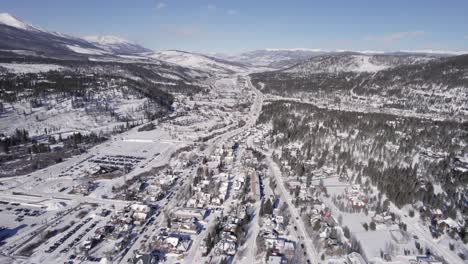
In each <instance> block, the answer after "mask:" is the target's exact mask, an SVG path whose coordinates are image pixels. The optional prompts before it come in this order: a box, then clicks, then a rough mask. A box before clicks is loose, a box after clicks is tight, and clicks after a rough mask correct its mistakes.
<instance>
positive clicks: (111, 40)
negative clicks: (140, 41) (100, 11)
mask: <svg viewBox="0 0 468 264" xmlns="http://www.w3.org/2000/svg"><path fill="white" fill-rule="evenodd" d="M83 39H85V40H87V41H89V42H92V43H96V44H101V45H113V44H127V43H128V44H135V42H133V41H130V40H128V39H125V38H122V37H119V36H113V35H102V36H97V35H96V36H85V37H83Z"/></svg>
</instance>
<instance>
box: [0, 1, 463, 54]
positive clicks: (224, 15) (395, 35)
mask: <svg viewBox="0 0 468 264" xmlns="http://www.w3.org/2000/svg"><path fill="white" fill-rule="evenodd" d="M467 11H468V1H467V0H453V1H452V0H451V1H442V0H439V1H435V0H425V1H423V0H405V1H400V0H392V1H384V0H372V1H371V0H366V1H364V0H362V1H359V0H342V1H338V0H326V1H314V0H308V1H307V0H297V1H294V0H291V1H284V0H283V1H276V0H250V1H247V0H231V1H227V0H224V1H223V0H161V1H159V0H135V1H131V0H80V1H68V0H40V1H37V0H1V1H0V12H8V13H11V14H12V15H14V16H16V17H18V18H20V19H22V20H25V21H27V22H30V23H32V24H34V25H38V26H41V27H44V28H46V29H51V30H55V31H59V32H63V33H68V34H72V35H77V36H86V35H100V34H108V35H117V36H121V37H125V38H128V39H130V40H133V41H136V42H138V43H140V44H142V45H144V46H146V47H148V48H152V49H155V50H162V49H181V50H188V51H198V52H239V51H246V50H253V49H260V48H320V49H325V50H337V49H346V50H384V51H395V50H422V49H432V50H463V51H466V50H468V15H467Z"/></svg>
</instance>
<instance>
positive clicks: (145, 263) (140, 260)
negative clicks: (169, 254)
mask: <svg viewBox="0 0 468 264" xmlns="http://www.w3.org/2000/svg"><path fill="white" fill-rule="evenodd" d="M156 263H158V258H157V257H156V256H155V255H152V254H141V255H140V254H137V255H135V258H134V259H133V264H156Z"/></svg>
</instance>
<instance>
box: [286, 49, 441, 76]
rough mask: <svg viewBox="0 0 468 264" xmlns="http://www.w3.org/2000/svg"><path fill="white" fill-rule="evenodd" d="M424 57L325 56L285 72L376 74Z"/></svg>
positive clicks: (357, 54)
mask: <svg viewBox="0 0 468 264" xmlns="http://www.w3.org/2000/svg"><path fill="white" fill-rule="evenodd" d="M432 59H434V57H431V56H425V55H401V56H392V55H367V54H359V53H339V54H327V55H321V56H316V57H313V58H311V59H309V60H307V61H305V62H303V63H299V64H297V65H294V66H292V67H290V68H288V69H286V70H285V72H288V73H295V74H302V75H309V74H315V73H338V72H377V71H381V70H385V69H389V68H392V67H396V66H400V65H411V64H416V63H423V62H428V61H430V60H432Z"/></svg>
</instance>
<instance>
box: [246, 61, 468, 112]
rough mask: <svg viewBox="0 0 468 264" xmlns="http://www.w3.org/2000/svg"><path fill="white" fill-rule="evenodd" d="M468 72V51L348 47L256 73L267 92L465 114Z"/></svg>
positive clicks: (467, 99) (258, 83)
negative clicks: (447, 53) (373, 51)
mask: <svg viewBox="0 0 468 264" xmlns="http://www.w3.org/2000/svg"><path fill="white" fill-rule="evenodd" d="M467 72H468V55H461V56H452V57H443V58H439V57H432V56H426V55H364V54H357V53H347V54H333V55H332V54H327V55H322V56H318V57H314V58H311V59H309V60H307V61H305V62H303V63H299V64H296V65H294V66H292V67H289V68H287V69H282V70H277V71H271V72H263V73H255V74H251V78H252V82H253V83H255V84H256V85H257V86H258V88H259V89H261V90H262V91H263V92H264V93H271V94H277V95H285V96H293V97H300V98H304V97H309V98H314V99H317V100H321V101H323V102H326V101H327V100H328V101H329V102H330V101H331V102H333V103H334V102H335V99H337V98H338V99H340V100H341V101H346V102H348V103H350V104H356V103H358V104H361V105H362V104H369V105H373V106H379V107H388V108H398V109H405V110H411V111H416V112H419V113H436V114H441V115H453V114H454V113H456V114H457V115H459V116H466V114H467V113H468V112H467V110H468V108H467V107H466V105H468V78H467V77H466V76H467ZM318 98H320V99H318ZM448 102H450V104H449V103H448Z"/></svg>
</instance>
